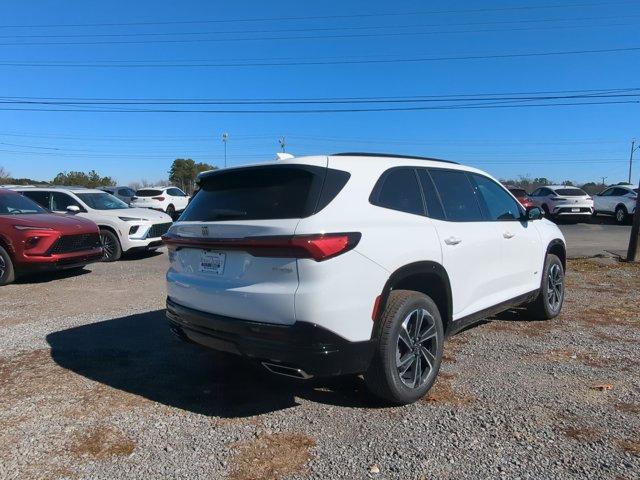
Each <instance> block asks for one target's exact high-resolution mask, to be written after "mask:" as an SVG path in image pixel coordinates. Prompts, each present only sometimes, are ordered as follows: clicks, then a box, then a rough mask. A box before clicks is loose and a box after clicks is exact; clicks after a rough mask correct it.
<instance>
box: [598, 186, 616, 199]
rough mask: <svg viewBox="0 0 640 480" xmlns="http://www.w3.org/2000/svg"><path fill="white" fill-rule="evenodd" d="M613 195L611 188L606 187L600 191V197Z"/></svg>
mask: <svg viewBox="0 0 640 480" xmlns="http://www.w3.org/2000/svg"><path fill="white" fill-rule="evenodd" d="M611 195H613V188H607V189H606V190H605V191H604V192H602V193H600V196H601V197H609V196H611Z"/></svg>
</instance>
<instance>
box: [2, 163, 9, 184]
mask: <svg viewBox="0 0 640 480" xmlns="http://www.w3.org/2000/svg"><path fill="white" fill-rule="evenodd" d="M10 177H11V174H10V173H9V172H8V171H7V170H6V169H5V168H4V167H1V166H0V181H7V180H9V178H10Z"/></svg>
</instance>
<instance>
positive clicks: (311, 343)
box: [167, 299, 374, 377]
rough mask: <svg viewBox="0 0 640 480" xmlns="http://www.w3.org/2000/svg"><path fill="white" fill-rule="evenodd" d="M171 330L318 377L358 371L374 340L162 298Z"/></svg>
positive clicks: (365, 363)
mask: <svg viewBox="0 0 640 480" xmlns="http://www.w3.org/2000/svg"><path fill="white" fill-rule="evenodd" d="M167 319H168V320H169V326H170V328H171V330H172V331H173V332H174V333H176V334H177V335H178V336H179V337H180V338H182V339H183V340H189V341H192V342H195V343H198V344H200V345H203V346H205V347H208V348H212V349H214V350H218V351H223V352H228V353H233V354H236V355H241V356H244V357H246V358H249V359H252V360H256V361H261V362H269V363H275V364H278V365H283V366H287V367H292V368H296V369H301V370H304V371H305V372H306V373H308V374H309V375H312V376H317V377H326V376H334V375H344V374H352V373H362V372H364V371H366V370H367V368H368V366H369V363H370V362H371V357H372V356H373V349H374V344H373V341H370V340H369V341H364V342H349V341H348V340H345V339H344V338H342V337H340V336H338V335H336V334H335V333H333V332H331V331H329V330H327V329H325V328H322V327H320V326H318V325H315V324H312V323H307V322H296V323H294V324H293V325H274V324H267V323H259V322H251V321H246V320H240V319H237V318H230V317H225V316H221V315H214V314H211V313H206V312H201V311H198V310H193V309H191V308H187V307H183V306H182V305H178V304H177V303H175V302H173V301H171V300H170V299H167Z"/></svg>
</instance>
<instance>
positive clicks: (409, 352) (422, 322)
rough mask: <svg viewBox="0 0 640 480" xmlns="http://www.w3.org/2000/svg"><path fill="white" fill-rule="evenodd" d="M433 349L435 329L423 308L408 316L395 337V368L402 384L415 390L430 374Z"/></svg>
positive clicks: (434, 352)
mask: <svg viewBox="0 0 640 480" xmlns="http://www.w3.org/2000/svg"><path fill="white" fill-rule="evenodd" d="M436 348H437V337H436V325H435V322H434V320H433V317H432V316H431V314H430V313H429V312H428V311H427V310H425V309H424V308H418V309H415V310H413V311H412V312H411V313H409V314H408V315H407V316H406V317H405V319H404V321H403V322H402V325H401V326H400V333H399V335H398V343H397V347H396V368H397V369H398V375H399V377H400V380H401V381H402V383H404V384H405V385H406V386H407V387H409V388H419V387H420V386H421V385H423V384H424V383H425V382H426V381H427V379H428V378H429V375H430V374H431V372H432V371H433V366H434V364H435V358H436V357H435V355H436Z"/></svg>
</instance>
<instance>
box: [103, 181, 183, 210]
mask: <svg viewBox="0 0 640 480" xmlns="http://www.w3.org/2000/svg"><path fill="white" fill-rule="evenodd" d="M100 190H103V191H105V192H107V193H110V194H111V195H113V196H114V197H116V198H118V199H120V200H122V201H123V202H124V203H126V204H127V205H130V206H132V207H140V208H151V209H153V210H159V211H161V212H165V213H166V214H167V215H170V216H171V217H173V216H174V215H176V214H177V213H181V212H182V211H183V210H184V209H185V208H186V207H187V205H188V203H189V195H187V194H186V193H184V192H183V191H182V190H180V189H179V188H178V187H172V186H169V187H149V188H141V189H139V190H133V189H132V188H131V187H100Z"/></svg>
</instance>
